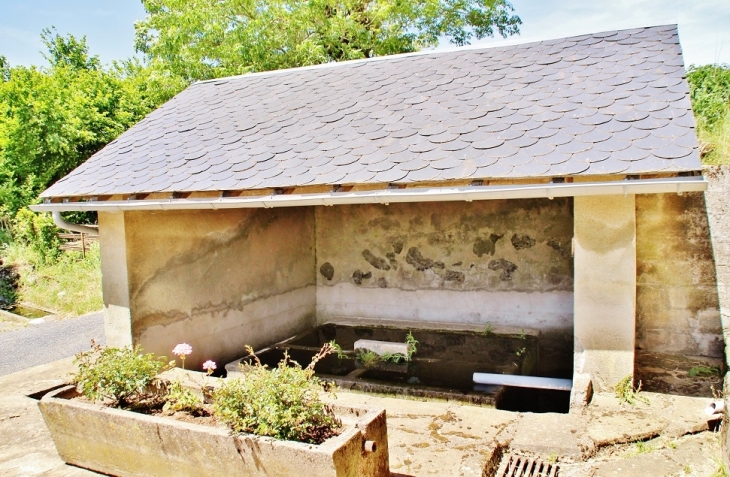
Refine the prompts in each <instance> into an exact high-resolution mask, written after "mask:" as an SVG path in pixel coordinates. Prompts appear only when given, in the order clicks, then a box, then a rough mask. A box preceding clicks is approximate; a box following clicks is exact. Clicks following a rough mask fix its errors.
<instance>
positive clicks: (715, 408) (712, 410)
mask: <svg viewBox="0 0 730 477" xmlns="http://www.w3.org/2000/svg"><path fill="white" fill-rule="evenodd" d="M723 409H725V401H715V402H711V403H710V404H708V405H707V407H706V408H705V414H707V415H708V416H713V415H715V414H720V413H721V412H722V411H723Z"/></svg>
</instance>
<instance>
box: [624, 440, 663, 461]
mask: <svg viewBox="0 0 730 477" xmlns="http://www.w3.org/2000/svg"><path fill="white" fill-rule="evenodd" d="M653 450H656V447H654V445H653V444H651V443H650V442H646V441H639V442H635V443H634V444H633V445H632V446H631V448H630V450H629V451H628V452H627V453H626V456H625V457H636V456H639V455H641V454H648V453H649V452H651V451H653Z"/></svg>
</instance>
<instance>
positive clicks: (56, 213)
mask: <svg viewBox="0 0 730 477" xmlns="http://www.w3.org/2000/svg"><path fill="white" fill-rule="evenodd" d="M31 208H32V207H31ZM51 212H52V214H51V215H53V222H54V223H55V224H56V225H57V226H58V228H61V229H66V230H72V231H74V232H79V233H82V234H89V235H93V236H94V237H96V236H97V235H99V231H98V230H97V229H95V228H93V227H85V226H83V225H79V224H72V223H71V222H66V221H65V220H63V218H62V217H61V211H60V210H59V209H53V210H51Z"/></svg>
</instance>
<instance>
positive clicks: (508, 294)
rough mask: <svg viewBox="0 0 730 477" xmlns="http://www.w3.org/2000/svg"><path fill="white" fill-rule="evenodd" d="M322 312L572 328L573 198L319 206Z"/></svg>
mask: <svg viewBox="0 0 730 477" xmlns="http://www.w3.org/2000/svg"><path fill="white" fill-rule="evenodd" d="M315 213H316V229H317V230H316V237H317V285H318V287H317V314H318V319H319V321H320V322H325V321H330V320H336V319H342V318H346V319H357V318H367V319H391V320H403V321H415V322H418V321H431V322H433V321H436V322H448V323H468V324H480V325H483V326H487V324H488V323H491V324H492V325H495V326H497V325H504V326H513V327H524V328H533V329H538V330H543V331H546V332H549V331H555V330H560V331H563V332H567V333H569V334H572V324H573V320H572V314H573V293H572V290H573V264H572V258H571V248H570V247H571V239H572V232H573V217H572V200H570V199H555V200H552V201H551V200H547V199H541V200H512V201H503V200H494V201H481V202H471V203H467V202H433V203H410V204H390V205H356V206H335V207H320V208H317V210H316V212H315Z"/></svg>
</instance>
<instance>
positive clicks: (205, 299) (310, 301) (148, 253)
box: [125, 207, 316, 368]
mask: <svg viewBox="0 0 730 477" xmlns="http://www.w3.org/2000/svg"><path fill="white" fill-rule="evenodd" d="M125 221H126V246H127V267H128V270H129V294H130V295H129V297H130V298H129V302H130V308H131V314H132V336H133V338H134V342H135V343H139V344H140V345H142V347H143V348H145V350H147V351H153V352H155V353H159V354H163V355H166V356H168V357H172V356H171V350H172V348H173V347H174V346H175V344H177V343H182V342H187V343H190V344H191V345H192V346H193V350H194V352H193V355H192V356H190V357H189V359H188V361H187V363H188V365H189V366H190V367H191V368H193V367H197V368H199V365H200V364H201V363H202V362H203V361H205V360H206V359H213V360H215V361H217V362H219V364H220V365H222V364H223V363H226V362H227V361H231V360H233V359H235V358H240V357H241V356H242V355H243V354H244V351H243V346H244V345H245V344H250V345H252V346H254V347H259V346H262V345H267V344H270V343H272V342H275V341H277V340H280V339H283V338H285V337H288V336H291V335H292V334H295V333H298V332H301V331H303V330H304V329H307V328H309V327H311V326H312V325H313V324H314V323H315V321H316V318H315V268H314V213H313V210H312V209H311V208H303V207H302V208H292V209H232V210H219V211H210V210H199V211H164V212H159V213H158V212H142V211H140V212H126V213H125Z"/></svg>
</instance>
